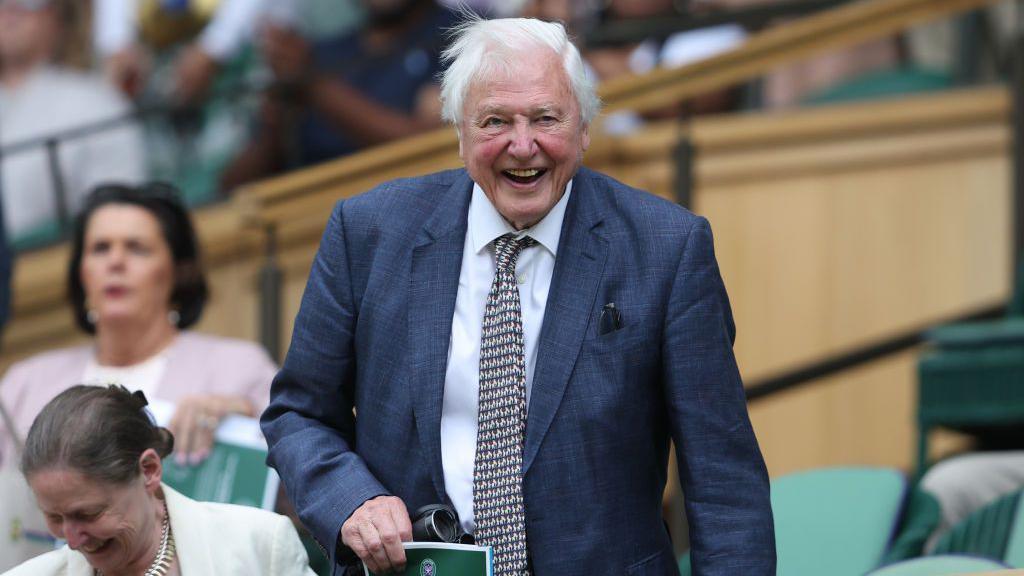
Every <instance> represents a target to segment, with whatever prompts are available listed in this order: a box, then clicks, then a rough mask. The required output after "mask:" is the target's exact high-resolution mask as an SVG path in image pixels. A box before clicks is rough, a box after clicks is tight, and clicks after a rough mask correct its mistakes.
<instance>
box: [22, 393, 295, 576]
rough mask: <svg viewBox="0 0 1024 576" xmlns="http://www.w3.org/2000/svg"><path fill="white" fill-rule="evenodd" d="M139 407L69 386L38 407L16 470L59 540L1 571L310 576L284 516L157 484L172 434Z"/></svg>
mask: <svg viewBox="0 0 1024 576" xmlns="http://www.w3.org/2000/svg"><path fill="white" fill-rule="evenodd" d="M146 404H147V403H146V398H145V395H143V394H141V393H135V394H132V393H130V392H128V390H126V389H125V388H123V387H120V386H109V387H99V386H74V387H72V388H70V389H68V390H66V391H64V392H62V393H61V394H59V395H58V396H57V397H56V398H54V399H53V400H52V401H51V402H49V403H48V404H47V405H46V406H45V407H44V408H43V410H42V411H41V412H40V414H39V416H38V418H36V420H35V422H34V423H33V424H32V428H31V429H30V430H29V434H28V439H27V441H26V445H25V453H24V455H23V456H22V458H21V469H22V472H23V473H24V475H25V478H26V479H27V480H28V483H29V486H30V487H31V488H32V492H33V493H34V494H35V497H36V501H37V502H38V504H39V507H40V508H41V509H42V511H43V513H44V515H45V517H46V523H47V527H48V529H49V531H50V532H51V533H52V534H53V535H54V536H56V537H58V538H61V539H63V540H66V541H67V545H65V546H63V547H62V548H60V549H58V550H54V551H52V552H49V553H47V554H44V555H42V556H39V557H38V558H35V559H33V560H30V561H28V562H26V563H25V564H23V565H21V566H19V567H18V568H15V569H14V570H12V571H11V572H9V573H8V574H9V575H10V576H21V575H25V576H49V575H53V576H57V575H61V576H94V575H96V574H103V575H106V576H137V575H143V574H144V575H145V576H166V575H175V576H178V575H181V574H185V575H186V576H190V575H199V574H245V575H247V576H248V575H253V576H259V575H265V576H312V575H313V572H312V570H310V568H309V564H308V561H307V557H306V552H305V550H304V549H303V548H302V545H301V544H300V543H299V538H298V535H297V534H296V533H295V529H294V528H293V527H292V525H291V522H289V521H288V520H287V519H286V518H284V517H283V516H279V515H277V514H273V513H271V512H267V511H264V510H259V509H256V508H249V507H245V506H235V505H231V504H214V503H207V502H196V501H195V500H192V499H190V498H187V497H185V496H183V495H181V494H179V493H177V492H175V491H174V490H173V489H171V488H170V487H169V486H167V485H165V484H163V483H161V480H162V475H163V463H162V458H164V457H166V456H167V455H168V454H170V453H171V451H172V449H173V447H174V437H173V436H172V435H171V433H170V432H168V431H167V429H165V428H161V427H158V426H156V425H155V424H154V423H153V422H152V420H151V419H150V415H149V414H148V413H147V411H146V410H145V406H146Z"/></svg>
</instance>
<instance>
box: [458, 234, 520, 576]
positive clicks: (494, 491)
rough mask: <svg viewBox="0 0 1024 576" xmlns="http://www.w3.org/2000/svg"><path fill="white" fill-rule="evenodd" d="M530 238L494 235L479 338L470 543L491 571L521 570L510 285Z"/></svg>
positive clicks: (513, 294)
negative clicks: (489, 552)
mask: <svg viewBox="0 0 1024 576" xmlns="http://www.w3.org/2000/svg"><path fill="white" fill-rule="evenodd" d="M534 244H536V241H535V240H534V239H533V238H529V237H524V238H522V239H520V240H516V238H515V236H514V235H512V234H505V235H504V236H502V237H500V238H498V239H497V240H495V241H494V261H495V265H496V266H495V267H496V270H495V272H494V281H493V282H492V283H491V292H490V294H488V295H487V308H486V310H485V312H484V324H483V332H482V335H481V338H480V396H479V399H480V407H479V415H478V417H477V423H478V430H477V437H476V461H475V463H474V465H473V516H474V517H475V519H476V535H475V537H476V543H477V544H479V545H482V546H492V547H493V548H494V576H508V575H513V574H514V575H516V576H520V575H524V574H529V570H528V569H527V549H526V514H525V513H524V511H523V478H522V470H523V441H524V437H525V433H526V358H525V356H524V353H523V315H522V310H521V308H520V305H519V287H518V286H517V285H516V260H517V259H518V258H519V252H520V251H521V250H522V249H523V248H526V247H528V246H532V245H534Z"/></svg>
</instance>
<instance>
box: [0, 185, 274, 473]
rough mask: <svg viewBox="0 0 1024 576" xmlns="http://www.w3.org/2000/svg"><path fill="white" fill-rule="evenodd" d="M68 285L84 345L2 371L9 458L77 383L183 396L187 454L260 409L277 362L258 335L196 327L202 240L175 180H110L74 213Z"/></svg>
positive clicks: (196, 453)
mask: <svg viewBox="0 0 1024 576" xmlns="http://www.w3.org/2000/svg"><path fill="white" fill-rule="evenodd" d="M67 280H68V294H69V298H70V301H71V306H72V308H73V310H74V316H75V321H76V323H77V325H78V327H79V328H81V329H82V330H83V331H84V332H85V333H87V334H90V335H92V336H93V340H92V342H91V343H89V344H86V345H84V346H76V347H72V348H65V349H61V350H56V351H52V352H45V353H42V354H38V355H36V356H33V357H31V358H29V359H27V360H23V361H21V362H18V363H17V364H15V365H13V366H12V367H11V368H10V369H9V370H8V371H7V374H6V375H5V376H4V378H3V380H2V381H0V401H2V403H3V405H4V407H5V408H6V409H7V411H8V412H9V413H10V415H11V417H12V419H13V421H14V422H13V424H14V427H15V428H16V429H15V431H14V432H15V435H14V437H12V435H11V434H9V433H8V431H7V430H6V428H5V427H0V464H10V463H11V462H13V460H14V459H15V458H14V455H13V451H15V450H17V449H18V446H19V442H18V440H19V438H23V437H24V434H25V433H26V431H27V430H28V427H29V424H30V423H31V422H32V419H33V418H35V416H36V415H37V414H38V413H39V411H40V409H42V407H43V406H44V405H45V404H46V403H47V402H48V401H49V400H50V399H52V398H53V397H54V396H56V395H57V394H58V393H59V392H61V391H62V390H65V389H67V388H68V387H69V386H72V385H74V384H77V383H86V384H90V383H99V384H106V383H117V384H121V385H123V386H126V387H127V388H129V389H131V390H142V391H144V392H145V393H146V395H147V396H148V397H149V398H153V399H154V401H156V400H161V401H164V402H170V403H173V404H174V405H175V406H176V408H175V410H174V412H173V413H174V416H173V418H172V419H171V421H170V423H169V427H170V429H171V430H172V431H173V432H174V433H175V435H176V437H177V438H178V440H179V448H180V450H179V452H178V454H177V458H178V460H179V461H180V462H186V461H187V462H189V463H196V462H198V461H200V460H202V459H203V458H204V457H205V455H206V454H207V453H208V451H209V449H210V447H211V446H212V443H213V434H214V431H215V430H216V428H217V426H218V424H219V422H220V420H221V419H222V418H224V417H225V416H226V415H228V414H241V415H244V416H256V415H258V414H259V413H260V412H261V411H262V410H263V408H264V407H265V406H266V404H267V402H268V400H269V392H270V381H271V380H272V379H273V377H274V374H275V373H276V367H275V366H274V363H273V362H272V361H271V360H270V358H269V357H268V355H267V354H266V352H264V350H263V349H262V348H260V347H259V346H258V345H256V344H254V343H251V342H245V341H241V340H234V339H228V338H220V337H215V336H208V335H202V334H198V333H195V332H191V331H189V330H187V329H188V328H189V327H191V326H192V325H193V324H195V323H196V322H197V321H198V320H199V317H200V315H201V313H202V311H203V306H204V304H205V303H206V298H207V287H206V279H205V278H204V275H203V270H202V266H201V265H200V259H199V245H198V242H197V241H196V236H195V231H194V229H193V227H192V224H191V222H190V221H189V217H188V213H187V212H186V210H185V208H184V206H183V205H182V203H181V201H180V200H179V198H178V194H177V191H176V190H175V189H174V188H172V187H170V186H167V185H162V184H147V185H143V186H141V187H130V186H120V185H106V186H101V187H99V188H97V189H96V190H95V191H94V192H93V193H92V194H91V195H90V196H89V198H88V199H87V201H86V204H85V208H84V209H83V211H82V212H81V214H80V215H79V216H78V218H77V220H76V222H75V230H74V235H73V237H72V247H71V261H70V263H69V266H68V277H67Z"/></svg>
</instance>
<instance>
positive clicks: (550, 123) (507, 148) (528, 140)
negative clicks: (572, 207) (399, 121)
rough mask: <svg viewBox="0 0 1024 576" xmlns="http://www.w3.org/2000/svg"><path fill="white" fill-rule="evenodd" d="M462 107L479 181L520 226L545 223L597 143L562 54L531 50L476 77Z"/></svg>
mask: <svg viewBox="0 0 1024 576" xmlns="http://www.w3.org/2000/svg"><path fill="white" fill-rule="evenodd" d="M462 114H463V115H462V121H461V123H460V124H459V155H460V156H461V157H462V160H463V162H465V164H466V169H467V170H468V171H469V175H470V176H471V177H472V178H473V181H474V182H476V183H477V184H479V185H480V188H482V189H483V191H484V193H485V194H486V195H487V198H489V199H490V201H491V203H492V204H494V207H495V208H496V209H497V210H498V212H499V213H500V214H501V215H502V216H503V217H504V218H505V219H506V220H508V222H509V223H510V224H512V226H514V227H515V228H516V229H517V230H522V229H523V228H528V227H530V226H533V225H534V224H536V223H537V222H539V221H540V220H541V219H542V218H544V216H545V215H547V213H548V212H549V211H550V210H551V208H552V207H553V206H554V205H555V204H557V203H558V201H559V200H560V199H561V198H562V194H563V193H564V192H565V186H566V184H568V182H569V180H570V179H572V177H573V175H575V174H576V170H577V169H578V168H579V166H580V161H581V160H582V158H583V152H584V151H585V150H586V149H587V146H589V145H590V136H589V134H588V131H587V128H588V127H587V126H586V125H585V124H583V123H582V121H581V119H580V110H579V105H578V103H577V102H576V98H575V97H574V96H573V94H572V88H571V87H570V84H569V78H568V76H567V75H566V73H565V69H564V68H563V67H562V64H561V62H560V61H559V58H558V56H557V55H556V54H555V53H554V52H553V51H551V50H548V49H536V50H532V51H530V52H526V53H524V54H522V55H521V56H520V58H519V59H518V60H517V61H516V63H515V64H513V65H512V67H511V69H510V70H509V73H508V74H504V73H501V72H498V73H497V74H495V75H492V76H491V77H489V78H483V79H481V80H478V81H476V82H474V83H473V85H472V86H470V89H469V94H468V95H467V97H466V100H465V104H464V106H463V112H462Z"/></svg>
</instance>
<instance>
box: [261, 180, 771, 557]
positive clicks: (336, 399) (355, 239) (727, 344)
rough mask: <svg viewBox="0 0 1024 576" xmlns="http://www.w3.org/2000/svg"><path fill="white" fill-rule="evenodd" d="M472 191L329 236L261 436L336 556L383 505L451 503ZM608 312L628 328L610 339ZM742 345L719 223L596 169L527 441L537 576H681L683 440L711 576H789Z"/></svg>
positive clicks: (696, 536)
mask: <svg viewBox="0 0 1024 576" xmlns="http://www.w3.org/2000/svg"><path fill="white" fill-rule="evenodd" d="M471 190H472V182H471V180H470V179H469V177H468V175H467V174H466V172H465V171H463V170H453V171H448V172H442V173H438V174H433V175H430V176H426V177H422V178H414V179H408V180H398V181H393V182H388V183H386V184H383V185H381V186H379V187H377V188H375V189H374V190H372V191H371V192H368V193H366V194H363V195H361V196H358V197H355V198H352V199H349V200H345V201H342V202H339V203H338V204H337V206H336V207H335V209H334V212H333V213H332V214H331V218H330V221H329V223H328V225H327V230H326V231H325V232H324V236H323V239H322V240H321V243H320V250H319V252H318V254H317V256H316V259H315V260H314V262H313V270H312V273H311V275H310V278H309V283H308V284H307V286H306V292H305V295H304V296H303V300H302V306H301V309H300V311H299V314H298V317H297V318H296V320H295V328H294V333H293V335H292V342H291V347H290V349H289V351H288V356H287V359H286V360H285V363H284V367H283V368H282V369H281V372H280V373H279V374H278V376H277V378H276V379H275V380H274V385H273V389H272V391H271V404H270V407H269V408H268V409H267V411H266V412H265V413H264V415H263V429H264V432H265V433H266V436H267V440H268V441H269V444H270V457H269V461H270V463H271V464H272V465H273V466H274V467H275V468H277V470H278V471H279V472H280V473H281V476H282V478H283V480H284V483H285V486H286V488H287V492H288V495H289V496H290V497H291V498H292V500H293V501H294V502H295V505H296V508H297V510H298V512H299V515H300V517H301V518H302V520H303V522H304V523H305V524H306V526H307V527H309V529H310V530H311V531H312V533H313V535H314V537H315V538H316V539H317V540H318V541H319V542H322V543H323V544H325V545H326V548H327V550H329V551H331V553H332V557H333V550H334V542H335V541H336V539H337V535H338V532H339V530H340V528H341V525H342V523H343V522H344V521H345V520H346V519H347V518H348V517H349V515H351V514H352V512H353V511H355V509H356V508H358V507H359V506H360V505H361V504H362V503H363V502H364V501H366V500H367V499H369V498H372V497H374V496H378V495H381V494H393V495H396V496H399V497H401V498H402V500H403V501H404V502H405V504H406V506H407V507H408V508H409V510H410V511H413V510H415V509H417V508H418V507H420V506H423V505H426V504H431V503H437V502H449V500H448V497H447V495H446V494H445V487H444V476H443V473H442V468H441V433H440V422H441V404H442V393H443V390H444V378H445V366H446V361H447V353H448V346H449V342H450V337H451V325H452V315H453V313H454V308H455V295H456V291H457V290H458V280H459V269H460V266H461V263H462V247H463V242H464V239H465V235H466V225H467V223H466V222H467V209H468V206H469V199H470V196H471ZM609 302H614V303H615V306H616V307H617V308H618V309H619V310H620V311H621V315H622V327H621V328H619V329H618V330H615V331H612V332H609V333H606V334H600V333H599V329H598V319H599V316H600V313H601V309H602V307H603V305H604V304H606V303H609ZM733 336H734V328H733V321H732V316H731V312H730V310H729V303H728V300H727V297H726V293H725V289H724V287H723V285H722V281H721V277H720V275H719V271H718V266H717V264H716V262H715V257H714V250H713V242H712V238H711V230H710V228H709V227H708V224H707V221H706V220H704V219H703V218H700V217H697V216H694V215H693V214H691V213H690V212H688V211H686V210H684V209H683V208H681V207H679V206H677V205H674V204H672V203H670V202H666V201H664V200H661V199H658V198H656V197H654V196H651V195H649V194H647V193H644V192H641V191H638V190H634V189H631V188H629V187H627V186H625V185H623V184H621V183H619V182H616V181H614V180H612V179H611V178H608V177H606V176H603V175H601V174H598V173H596V172H593V171H590V170H587V169H581V170H580V172H579V173H578V174H577V175H576V178H575V180H574V181H573V192H572V195H571V196H570V199H569V204H568V206H567V209H566V215H565V221H564V224H563V226H562V236H561V240H560V243H559V247H558V257H557V259H556V262H555V269H554V274H553V277H552V280H551V289H550V297H549V299H548V303H547V308H546V311H545V316H544V322H543V328H542V331H541V334H540V341H539V346H538V353H537V365H536V367H535V373H534V379H533V382H532V386H533V388H532V395H531V401H530V402H531V403H530V408H529V417H528V420H527V426H526V445H525V452H524V462H523V469H524V480H523V482H524V486H523V490H524V498H525V504H526V521H527V537H528V542H529V548H530V553H531V556H532V563H533V568H534V574H537V575H539V576H549V575H550V576H556V575H557V576H571V575H576V574H578V575H581V576H582V575H587V576H592V575H595V574H638V575H639V574H658V575H667V574H677V573H678V572H677V568H676V561H675V558H674V556H673V553H672V547H671V544H670V542H669V537H668V533H667V532H666V528H665V525H664V523H663V521H662V516H661V511H662V509H661V496H662V491H663V488H664V486H665V480H666V473H667V457H668V451H669V440H670V439H671V440H673V441H674V442H675V445H676V446H677V448H678V455H679V457H678V462H679V477H680V478H681V480H682V484H683V490H684V492H685V494H686V502H687V515H688V518H689V522H690V526H691V528H690V530H691V532H690V538H691V542H692V550H693V556H692V558H693V566H694V569H695V573H696V574H721V575H735V574H743V575H762V574H764V575H767V574H774V573H775V543H774V535H773V528H772V516H771V508H770V503H769V496H768V477H767V473H766V472H765V468H764V462H763V460H762V458H761V454H760V451H759V450H758V447H757V442H756V440H755V438H754V434H753V431H752V429H751V426H750V422H749V420H748V417H747V411H746V402H745V397H744V392H743V387H742V383H741V381H740V376H739V373H738V371H737V368H736V363H735V360H734V358H733V353H732V342H733ZM357 415H358V416H357Z"/></svg>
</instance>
